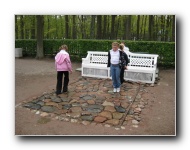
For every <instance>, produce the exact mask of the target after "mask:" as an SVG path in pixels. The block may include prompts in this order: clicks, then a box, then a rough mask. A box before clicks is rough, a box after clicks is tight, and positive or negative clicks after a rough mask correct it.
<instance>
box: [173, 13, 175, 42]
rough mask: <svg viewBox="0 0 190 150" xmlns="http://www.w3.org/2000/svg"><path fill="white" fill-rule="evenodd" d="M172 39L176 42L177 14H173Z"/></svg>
mask: <svg viewBox="0 0 190 150" xmlns="http://www.w3.org/2000/svg"><path fill="white" fill-rule="evenodd" d="M172 41H173V42H175V15H172Z"/></svg>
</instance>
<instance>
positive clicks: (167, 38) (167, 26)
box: [165, 15, 170, 41]
mask: <svg viewBox="0 0 190 150" xmlns="http://www.w3.org/2000/svg"><path fill="white" fill-rule="evenodd" d="M169 27H170V16H169V15H167V21H166V35H165V41H169Z"/></svg>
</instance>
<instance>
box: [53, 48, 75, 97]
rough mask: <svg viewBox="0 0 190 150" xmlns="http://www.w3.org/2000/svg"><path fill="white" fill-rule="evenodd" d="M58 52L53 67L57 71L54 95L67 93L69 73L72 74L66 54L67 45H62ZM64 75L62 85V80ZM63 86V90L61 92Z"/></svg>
mask: <svg viewBox="0 0 190 150" xmlns="http://www.w3.org/2000/svg"><path fill="white" fill-rule="evenodd" d="M59 50H60V52H59V53H57V55H56V56H55V67H56V70H57V86H56V94H57V95H58V94H61V93H62V92H67V91H68V84H69V72H70V73H72V65H71V60H70V57H69V54H68V53H67V51H68V47H67V45H62V46H61V47H60V48H59ZM63 74H64V83H63V82H62V80H63ZM62 85H63V90H62Z"/></svg>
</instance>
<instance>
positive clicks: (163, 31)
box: [161, 15, 165, 41]
mask: <svg viewBox="0 0 190 150" xmlns="http://www.w3.org/2000/svg"><path fill="white" fill-rule="evenodd" d="M164 17H165V16H164V15H162V16H161V41H164V37H165V22H164V20H165V18H164Z"/></svg>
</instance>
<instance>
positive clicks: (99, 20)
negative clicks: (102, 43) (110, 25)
mask: <svg viewBox="0 0 190 150" xmlns="http://www.w3.org/2000/svg"><path fill="white" fill-rule="evenodd" d="M101 38H102V16H101V15H98V16H97V39H101Z"/></svg>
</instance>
